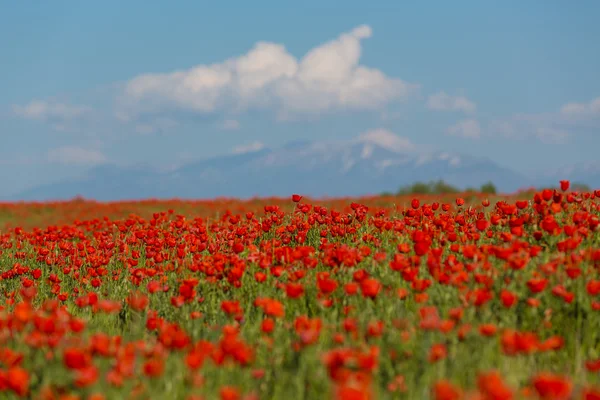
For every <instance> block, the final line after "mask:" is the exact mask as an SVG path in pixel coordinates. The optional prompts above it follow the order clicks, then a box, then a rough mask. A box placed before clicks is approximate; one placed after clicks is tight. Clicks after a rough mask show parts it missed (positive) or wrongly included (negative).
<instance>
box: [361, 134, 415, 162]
mask: <svg viewBox="0 0 600 400" xmlns="http://www.w3.org/2000/svg"><path fill="white" fill-rule="evenodd" d="M356 141H357V142H359V143H365V144H368V145H369V144H370V145H377V146H380V147H383V148H386V149H388V150H390V151H393V152H396V153H402V152H407V151H412V150H414V149H415V145H414V144H413V143H412V142H411V141H410V139H408V138H405V137H402V136H398V135H396V134H395V133H393V132H391V131H389V130H387V129H373V130H370V131H367V132H364V133H362V134H361V135H360V136H359V137H358V138H357V139H356ZM365 149H366V150H365V152H364V153H365V154H368V153H369V151H370V150H368V147H365ZM371 151H372V150H371ZM365 154H363V157H364V156H365ZM365 158H366V157H365Z"/></svg>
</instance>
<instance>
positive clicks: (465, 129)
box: [447, 119, 481, 139]
mask: <svg viewBox="0 0 600 400" xmlns="http://www.w3.org/2000/svg"><path fill="white" fill-rule="evenodd" d="M447 133H448V134H449V135H453V136H460V137H463V138H467V139H479V137H480V136H481V127H480V126H479V122H477V121H476V120H474V119H464V120H462V121H458V122H457V123H456V124H454V125H452V126H451V127H450V128H448V131H447Z"/></svg>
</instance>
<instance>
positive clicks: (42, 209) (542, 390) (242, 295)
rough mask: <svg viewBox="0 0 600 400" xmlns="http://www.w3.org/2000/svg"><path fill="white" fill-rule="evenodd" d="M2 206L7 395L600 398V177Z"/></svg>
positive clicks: (0, 288)
mask: <svg viewBox="0 0 600 400" xmlns="http://www.w3.org/2000/svg"><path fill="white" fill-rule="evenodd" d="M568 186H569V184H568V182H566V181H563V182H561V188H560V189H547V190H543V191H539V192H535V193H534V192H531V193H529V194H528V195H527V196H520V197H501V196H497V197H494V198H493V199H491V198H490V199H486V198H485V197H483V196H481V195H473V194H470V195H468V197H467V196H465V198H462V197H458V198H457V197H455V196H452V197H448V196H445V197H440V198H434V197H420V198H414V199H413V198H411V197H375V198H365V199H354V200H353V199H334V200H323V201H312V200H309V199H304V198H302V197H301V196H298V195H294V196H292V198H290V199H263V200H252V201H235V200H226V199H223V200H215V201H204V202H200V201H196V202H193V201H187V202H186V201H165V202H160V201H144V202H122V203H110V204H106V203H95V202H90V201H83V200H77V201H71V202H64V203H39V204H25V203H20V204H0V296H1V297H0V398H35V399H81V400H85V399H90V400H92V399H94V400H99V399H107V400H108V399H148V398H150V399H189V400H193V399H207V400H208V399H222V400H234V399H304V398H306V399H350V400H354V399H357V400H358V399H388V398H389V399H395V398H398V399H428V398H431V399H436V400H453V399H473V400H474V399H482V400H485V399H520V398H525V399H538V398H540V399H555V400H556V399H588V400H591V399H600V233H599V230H600V228H599V225H600V219H599V217H600V210H599V208H600V191H595V192H589V193H578V192H571V191H570V190H569V187H568Z"/></svg>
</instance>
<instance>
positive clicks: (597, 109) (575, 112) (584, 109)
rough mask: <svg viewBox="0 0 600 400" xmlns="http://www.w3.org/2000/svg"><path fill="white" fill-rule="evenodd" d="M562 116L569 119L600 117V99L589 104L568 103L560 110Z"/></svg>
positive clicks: (597, 98)
mask: <svg viewBox="0 0 600 400" xmlns="http://www.w3.org/2000/svg"><path fill="white" fill-rule="evenodd" d="M560 112H561V114H562V115H564V116H567V117H589V116H600V97H596V98H595V99H593V100H591V101H590V102H589V103H568V104H565V105H564V106H562V108H561V109H560Z"/></svg>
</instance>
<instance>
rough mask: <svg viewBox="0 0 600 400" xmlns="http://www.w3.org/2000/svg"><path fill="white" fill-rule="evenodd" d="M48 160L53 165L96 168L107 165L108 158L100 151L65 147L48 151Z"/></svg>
mask: <svg viewBox="0 0 600 400" xmlns="http://www.w3.org/2000/svg"><path fill="white" fill-rule="evenodd" d="M47 160H48V162H49V163H53V164H63V165H75V166H94V165H100V164H105V163H106V162H107V158H106V156H105V155H104V154H103V153H102V152H100V151H98V150H90V149H85V148H82V147H78V146H63V147H58V148H55V149H51V150H49V151H48V154H47Z"/></svg>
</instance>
